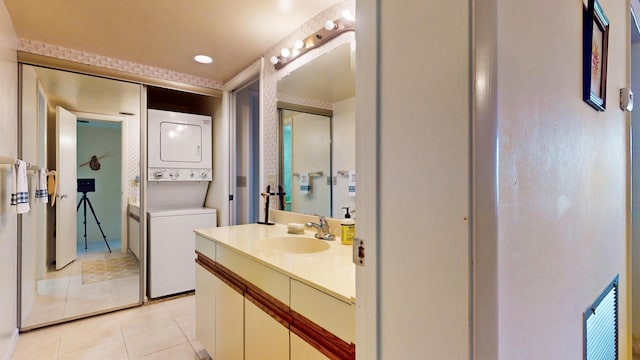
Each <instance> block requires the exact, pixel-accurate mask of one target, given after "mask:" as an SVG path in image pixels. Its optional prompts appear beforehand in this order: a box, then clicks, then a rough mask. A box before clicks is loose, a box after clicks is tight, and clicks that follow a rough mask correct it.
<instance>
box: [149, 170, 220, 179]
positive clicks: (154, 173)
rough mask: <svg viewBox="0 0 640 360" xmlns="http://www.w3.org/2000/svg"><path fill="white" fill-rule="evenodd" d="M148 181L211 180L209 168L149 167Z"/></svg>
mask: <svg viewBox="0 0 640 360" xmlns="http://www.w3.org/2000/svg"><path fill="white" fill-rule="evenodd" d="M147 176H148V178H147V179H148V180H149V181H211V180H212V178H213V175H212V171H211V169H170V168H149V173H148V174H147Z"/></svg>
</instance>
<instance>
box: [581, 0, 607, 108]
mask: <svg viewBox="0 0 640 360" xmlns="http://www.w3.org/2000/svg"><path fill="white" fill-rule="evenodd" d="M583 19H584V20H583V29H582V31H583V33H582V37H583V50H582V51H583V55H582V76H583V83H582V98H583V100H584V101H585V102H586V103H587V104H589V105H591V106H592V107H593V108H594V109H596V110H598V111H604V110H605V109H606V105H607V53H608V45H609V19H607V16H606V15H605V14H604V11H603V10H602V7H601V6H600V3H599V2H598V0H588V4H587V7H586V9H585V10H584V17H583Z"/></svg>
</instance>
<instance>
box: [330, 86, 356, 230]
mask: <svg viewBox="0 0 640 360" xmlns="http://www.w3.org/2000/svg"><path fill="white" fill-rule="evenodd" d="M332 131H333V135H332V140H331V147H332V154H333V159H332V160H333V161H332V166H333V175H334V176H337V178H336V185H335V186H334V187H333V217H334V218H336V219H340V218H342V217H344V210H343V209H342V208H343V207H345V206H348V207H349V209H355V197H352V196H349V177H348V176H343V175H340V174H338V171H340V170H347V171H349V170H355V169H356V141H355V139H356V98H351V99H346V100H342V101H339V102H336V103H334V104H333V128H332ZM356 194H357V189H356ZM354 215H355V214H354Z"/></svg>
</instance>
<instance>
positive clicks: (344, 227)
mask: <svg viewBox="0 0 640 360" xmlns="http://www.w3.org/2000/svg"><path fill="white" fill-rule="evenodd" d="M343 209H345V214H344V219H342V220H341V221H340V230H341V235H340V240H341V242H342V245H351V244H353V239H354V238H355V237H356V222H355V221H354V220H353V219H352V218H351V214H350V213H349V208H348V207H343Z"/></svg>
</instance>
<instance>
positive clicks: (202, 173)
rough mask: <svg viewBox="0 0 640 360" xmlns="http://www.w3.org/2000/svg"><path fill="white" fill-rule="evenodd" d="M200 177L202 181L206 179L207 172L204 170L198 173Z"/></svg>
mask: <svg viewBox="0 0 640 360" xmlns="http://www.w3.org/2000/svg"><path fill="white" fill-rule="evenodd" d="M200 177H201V178H203V179H206V178H207V172H206V171H204V170H202V171H200Z"/></svg>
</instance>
